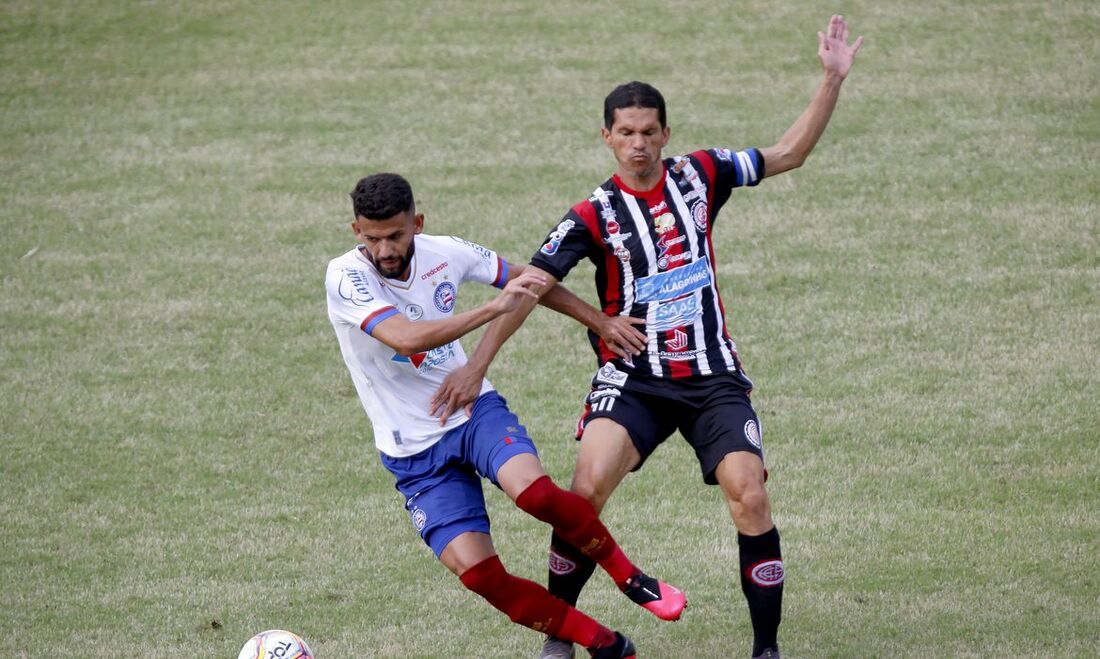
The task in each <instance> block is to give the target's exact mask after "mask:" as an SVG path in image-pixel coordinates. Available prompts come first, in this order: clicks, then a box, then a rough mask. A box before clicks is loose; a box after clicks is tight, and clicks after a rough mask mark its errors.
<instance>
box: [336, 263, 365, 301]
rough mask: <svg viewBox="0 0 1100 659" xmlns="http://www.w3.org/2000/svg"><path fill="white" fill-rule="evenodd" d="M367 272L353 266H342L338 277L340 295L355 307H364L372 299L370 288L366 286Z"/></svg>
mask: <svg viewBox="0 0 1100 659" xmlns="http://www.w3.org/2000/svg"><path fill="white" fill-rule="evenodd" d="M367 281H368V280H367V274H366V273H365V272H363V271H362V270H356V269H355V268H344V269H343V276H342V277H340V286H339V288H338V290H339V291H340V297H342V298H344V299H345V300H347V301H348V302H351V303H352V304H354V305H355V306H357V307H365V306H367V305H368V304H369V303H371V302H373V301H374V296H373V295H371V292H370V288H369V287H368V286H367Z"/></svg>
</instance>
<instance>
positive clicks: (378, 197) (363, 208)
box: [351, 172, 415, 220]
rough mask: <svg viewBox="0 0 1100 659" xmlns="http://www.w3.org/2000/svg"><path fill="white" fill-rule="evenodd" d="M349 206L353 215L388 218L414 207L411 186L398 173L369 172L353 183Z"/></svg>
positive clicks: (378, 218) (372, 218) (377, 218)
mask: <svg viewBox="0 0 1100 659" xmlns="http://www.w3.org/2000/svg"><path fill="white" fill-rule="evenodd" d="M351 206H352V209H353V210H354V211H355V217H365V218H367V219H368V220H388V219H390V218H391V217H393V216H394V215H397V214H399V213H404V212H407V211H410V210H413V209H414V207H415V203H414V202H413V192H412V186H411V185H409V182H408V181H406V180H405V179H404V177H402V176H401V175H399V174H390V173H387V172H381V173H378V174H371V175H370V176H368V177H366V178H363V179H360V180H359V182H358V183H356V184H355V189H354V190H352V191H351Z"/></svg>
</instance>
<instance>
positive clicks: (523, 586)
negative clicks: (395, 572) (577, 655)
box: [459, 556, 615, 647]
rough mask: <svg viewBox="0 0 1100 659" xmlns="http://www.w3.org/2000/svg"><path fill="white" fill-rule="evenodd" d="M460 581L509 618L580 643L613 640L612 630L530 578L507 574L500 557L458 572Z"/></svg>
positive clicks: (599, 643) (594, 644)
mask: <svg viewBox="0 0 1100 659" xmlns="http://www.w3.org/2000/svg"><path fill="white" fill-rule="evenodd" d="M459 579H460V580H461V581H462V585H464V586H466V587H467V588H469V589H470V590H472V591H474V592H475V593H477V594H478V595H481V596H482V597H484V598H485V599H486V600H487V601H488V602H489V603H490V604H492V605H493V606H494V607H496V608H497V609H499V610H500V611H502V612H503V613H504V614H505V615H507V616H508V617H509V618H510V619H511V620H512V622H514V623H517V624H520V625H523V626H524V627H530V628H531V629H534V630H535V631H537V632H542V633H544V634H549V635H550V636H554V637H556V638H562V639H565V640H567V641H571V642H573V643H580V644H581V645H583V646H584V647H603V646H606V645H611V644H612V643H614V642H615V633H614V632H612V631H611V630H610V629H608V628H607V627H604V626H603V625H601V624H600V623H598V622H596V621H595V620H593V619H592V618H590V617H588V616H587V615H585V614H584V613H582V612H580V611H578V610H577V609H574V608H573V607H571V606H569V605H568V604H566V603H565V602H563V601H561V600H560V599H558V598H556V597H554V596H553V595H551V594H550V593H549V592H547V591H546V589H545V588H543V587H542V586H540V585H538V584H537V583H535V582H534V581H528V580H527V579H521V578H519V577H515V576H512V575H511V574H508V572H507V570H505V569H504V565H503V564H501V562H500V558H499V557H497V556H490V557H489V558H487V559H485V560H484V561H482V562H480V563H478V564H477V565H475V566H473V567H472V568H470V569H469V570H466V571H465V572H463V573H462V576H460V577H459Z"/></svg>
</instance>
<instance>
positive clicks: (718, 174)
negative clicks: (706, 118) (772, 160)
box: [705, 149, 764, 189]
mask: <svg viewBox="0 0 1100 659" xmlns="http://www.w3.org/2000/svg"><path fill="white" fill-rule="evenodd" d="M705 153H706V154H707V155H708V156H709V157H710V159H711V162H713V163H714V170H715V176H714V179H715V184H716V186H717V187H718V189H732V188H740V187H742V186H753V185H757V184H758V183H760V181H761V179H763V178H764V156H762V155H761V154H760V150H759V149H745V150H744V151H731V150H730V149H707V150H706V151H705Z"/></svg>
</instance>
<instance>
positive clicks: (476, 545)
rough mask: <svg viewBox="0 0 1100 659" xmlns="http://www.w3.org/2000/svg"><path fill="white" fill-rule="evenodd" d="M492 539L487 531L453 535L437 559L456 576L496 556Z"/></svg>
mask: <svg viewBox="0 0 1100 659" xmlns="http://www.w3.org/2000/svg"><path fill="white" fill-rule="evenodd" d="M496 553H497V552H496V549H495V548H494V547H493V539H492V537H490V536H489V534H488V533H477V532H473V531H467V532H465V533H460V534H459V535H457V536H455V537H454V538H453V539H452V540H451V541H450V542H448V543H447V546H446V547H444V548H443V551H442V552H440V554H439V561H440V562H441V563H443V564H444V565H446V566H447V569H448V570H450V571H451V572H453V573H454V574H455V575H456V576H462V573H463V572H465V571H466V570H469V569H470V568H472V567H474V566H475V565H477V564H478V563H481V562H482V561H484V560H485V559H487V558H491V557H493V556H496Z"/></svg>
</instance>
